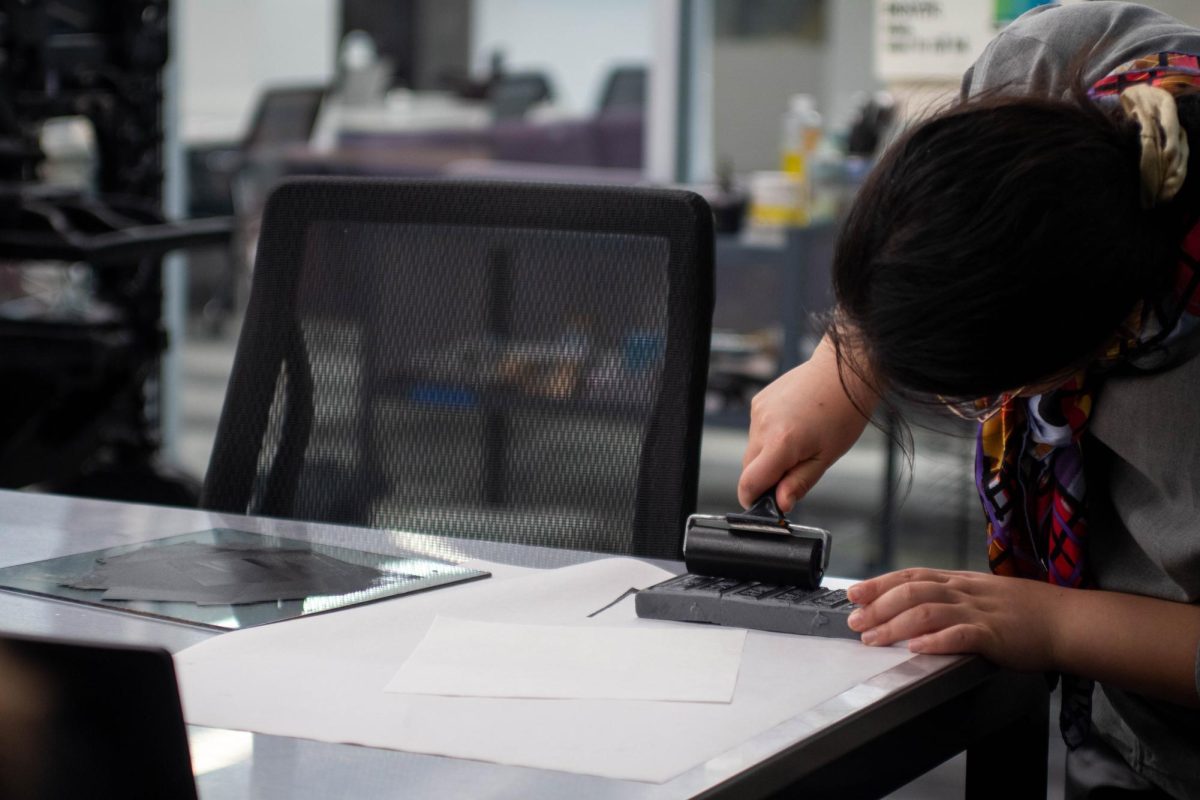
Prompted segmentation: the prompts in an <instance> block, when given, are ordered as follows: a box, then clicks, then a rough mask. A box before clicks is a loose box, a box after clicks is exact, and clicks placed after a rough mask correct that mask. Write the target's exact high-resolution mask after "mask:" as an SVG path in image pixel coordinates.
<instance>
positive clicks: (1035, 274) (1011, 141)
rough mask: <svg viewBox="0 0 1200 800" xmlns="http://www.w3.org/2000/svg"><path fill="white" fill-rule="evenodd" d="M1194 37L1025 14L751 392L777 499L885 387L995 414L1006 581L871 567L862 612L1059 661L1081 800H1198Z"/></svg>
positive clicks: (1198, 202)
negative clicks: (803, 327)
mask: <svg viewBox="0 0 1200 800" xmlns="http://www.w3.org/2000/svg"><path fill="white" fill-rule="evenodd" d="M1198 54H1200V30H1197V29H1193V28H1190V27H1187V26H1185V25H1183V24H1182V23H1180V22H1178V21H1176V20H1174V19H1172V18H1170V17H1168V16H1166V15H1163V14H1160V13H1158V12H1156V11H1153V10H1151V9H1148V8H1145V7H1143V6H1137V5H1132V4H1126V3H1115V2H1090V3H1081V4H1077V5H1070V6H1063V7H1041V8H1037V9H1035V10H1033V11H1031V12H1028V13H1027V14H1025V15H1023V16H1022V17H1020V18H1019V19H1018V20H1016V21H1015V22H1013V23H1012V24H1011V25H1010V26H1009V27H1008V28H1006V29H1005V30H1004V31H1003V32H1002V33H1001V34H1000V35H999V36H998V37H997V38H996V39H994V40H993V41H992V42H991V43H990V44H989V45H988V47H987V49H986V50H985V51H984V53H983V54H982V56H981V57H980V59H979V60H978V61H977V62H976V64H975V65H974V66H973V67H972V68H971V70H970V71H968V73H967V75H966V76H965V78H964V81H963V97H962V99H961V100H960V102H959V103H957V104H956V105H955V106H953V107H952V108H950V109H948V110H946V111H943V112H941V113H939V114H936V115H934V116H933V117H931V118H929V119H927V120H925V121H924V122H921V123H920V124H917V125H915V126H914V127H912V128H911V129H910V130H908V131H907V132H906V133H905V134H904V135H902V136H901V137H900V138H899V139H898V140H897V141H896V142H895V143H894V144H893V145H892V146H891V147H890V148H889V150H888V152H887V153H886V155H885V156H884V157H883V158H882V159H881V161H880V163H879V164H878V165H877V166H876V168H875V170H874V171H873V173H872V175H871V177H870V178H869V179H868V181H867V182H866V183H865V184H864V186H863V187H862V189H861V191H860V193H859V195H858V197H857V198H856V201H855V204H854V207H853V208H852V210H851V212H850V214H849V216H848V218H847V220H846V223H845V226H844V228H843V231H842V233H841V237H840V240H839V243H838V247H837V250H836V253H835V256H834V288H835V294H836V297H837V308H836V311H835V312H834V314H833V316H832V319H831V322H830V325H829V326H828V330H827V334H826V336H825V338H824V339H823V340H822V342H821V343H820V344H819V345H818V347H817V348H816V350H815V352H814V353H813V355H812V357H811V358H810V359H809V360H808V361H807V362H806V363H804V364H802V365H800V366H799V367H797V368H796V369H794V370H792V371H791V372H789V373H787V374H786V375H784V376H783V377H781V378H779V379H778V380H777V381H776V382H775V383H773V384H772V385H770V386H768V387H767V388H766V389H765V390H763V391H762V392H761V393H760V394H759V395H758V396H757V397H756V398H755V399H754V401H753V404H752V408H751V427H750V439H749V444H748V446H747V449H746V454H745V458H744V461H743V474H742V478H741V482H740V484H739V487H738V496H739V499H740V500H741V502H742V503H743V504H745V505H749V504H750V503H751V502H752V501H753V500H754V499H755V498H756V497H757V496H759V495H760V494H762V493H763V492H765V491H767V490H768V489H770V488H771V487H772V486H774V487H776V496H777V499H778V501H779V504H780V506H781V507H782V508H784V509H790V508H791V507H792V506H793V505H794V504H795V502H796V501H797V500H799V499H800V498H802V497H803V496H804V495H805V494H806V493H807V491H808V490H809V489H811V488H812V486H813V484H814V483H815V482H816V481H817V480H819V479H820V477H821V475H822V474H823V473H824V471H825V470H826V469H827V468H828V467H829V465H830V464H831V463H833V462H834V461H835V460H836V459H837V458H839V457H840V456H841V455H843V454H844V453H845V452H846V451H847V450H848V449H849V448H850V447H851V446H852V445H853V444H854V442H855V441H856V440H857V439H858V437H859V436H860V435H861V434H862V432H863V430H864V429H865V427H866V425H867V423H868V420H869V418H870V416H871V414H872V413H873V412H874V410H875V408H876V407H877V406H878V405H879V404H880V403H891V402H894V401H895V400H903V401H906V402H910V403H912V402H916V403H927V404H930V405H932V406H935V407H942V408H945V409H947V410H949V411H951V412H954V413H957V414H959V415H961V416H967V417H970V418H972V419H975V420H978V421H979V422H980V426H979V434H978V443H977V458H976V482H977V484H978V488H979V494H980V499H981V501H982V505H983V509H984V512H985V517H986V527H987V542H988V557H989V563H990V566H991V568H992V572H993V573H994V574H992V575H985V574H981V573H974V572H951V571H944V570H936V569H906V570H901V571H898V572H893V573H889V574H886V575H882V576H879V577H876V578H872V579H870V580H867V581H864V582H862V583H859V584H857V585H856V586H855V587H854V588H852V589H851V590H850V597H851V599H852V600H854V601H855V602H857V603H859V604H860V605H861V606H862V608H861V609H860V610H859V611H857V612H856V613H855V614H854V615H853V616H852V617H851V620H850V624H851V626H852V627H853V628H854V629H855V630H857V631H861V633H862V640H863V641H864V642H865V643H867V644H872V645H887V644H891V643H894V642H897V641H903V640H908V643H909V644H908V646H909V648H910V649H911V650H913V651H914V652H919V653H979V654H982V655H984V656H986V657H988V658H990V659H992V660H993V661H995V662H996V663H998V664H1001V665H1003V666H1007V667H1012V668H1015V669H1023V670H1040V671H1046V672H1048V673H1053V674H1061V675H1062V678H1063V680H1062V686H1063V702H1062V716H1061V719H1060V723H1061V727H1062V730H1063V735H1064V738H1065V739H1066V741H1067V744H1068V746H1069V747H1070V748H1071V755H1070V757H1069V758H1068V769H1067V772H1068V796H1069V797H1088V796H1096V795H1095V794H1094V792H1095V791H1102V792H1111V791H1113V789H1114V787H1121V788H1122V789H1124V790H1125V791H1127V792H1130V793H1132V794H1130V795H1129V796H1146V797H1161V796H1168V795H1169V796H1175V797H1200V513H1198V510H1200V404H1197V403H1196V402H1195V401H1196V400H1197V397H1198V395H1200V393H1196V387H1197V386H1200V358H1197V357H1195V356H1196V354H1197V353H1198V352H1200V161H1198V159H1200V58H1198V57H1197V55H1198ZM1093 681H1094V682H1096V683H1097V684H1098V686H1099V688H1098V690H1096V691H1093ZM1101 785H1103V786H1104V787H1105V788H1104V789H1103V790H1100V789H1098V787H1099V786H1101ZM1102 796H1104V797H1109V796H1125V795H1110V794H1102Z"/></svg>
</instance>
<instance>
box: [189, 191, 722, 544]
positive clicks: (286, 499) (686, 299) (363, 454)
mask: <svg viewBox="0 0 1200 800" xmlns="http://www.w3.org/2000/svg"><path fill="white" fill-rule="evenodd" d="M712 261H713V235H712V216H711V212H710V210H709V208H708V206H707V204H706V203H705V202H704V201H703V200H702V199H700V198H699V197H698V196H696V195H694V194H691V193H688V192H681V191H671V190H658V189H633V188H624V187H620V188H618V187H602V186H588V187H579V186H562V185H554V186H550V185H544V186H535V185H522V184H512V183H453V182H449V181H441V182H439V181H389V180H378V179H340V178H334V179H329V178H307V179H298V180H294V181H291V182H288V183H284V184H283V185H281V186H280V188H278V189H277V190H276V191H275V193H274V194H273V195H272V197H271V199H270V200H269V202H268V204H267V209H266V213H265V216H264V221H263V226H262V235H261V238H260V240H259V249H258V261H257V264H256V266H255V270H254V279H253V288H252V292H251V297H250V302H249V306H248V309H247V312H246V320H245V323H244V325H243V328H242V333H241V339H240V341H239V342H238V350H237V356H236V360H235V362H234V368H233V374H232V377H231V381H230V386H229V390H228V394H227V395H226V399H225V407H224V410H223V411H222V414H221V420H220V425H219V427H218V430H217V440H216V443H215V447H214V450H213V456H212V460H211V462H210V464H209V469H208V474H207V478H206V482H205V488H204V497H203V500H202V505H204V506H205V507H206V508H210V509H214V510H223V511H232V512H238V513H250V514H262V515H268V516H278V517H288V518H297V519H305V520H313V521H326V522H341V523H348V524H356V525H364V526H368V527H382V528H398V529H403V530H414V531H419V532H425V533H434V534H444V535H451V536H460V537H468V538H480V539H489V540H494V541H502V542H520V543H532V544H543V545H549V546H554V547H563V548H573V549H586V550H593V551H600V552H615V553H632V554H638V555H647V556H659V557H677V556H678V554H679V552H680V550H681V540H682V534H683V526H684V523H685V520H686V517H687V515H688V514H689V513H691V512H692V511H693V509H694V506H695V497H696V483H697V471H698V460H699V445H700V434H701V424H702V417H703V396H704V386H705V380H706V372H707V364H708V348H709V335H710V329H711V317H712V303H713V295H712V291H713V290H712V285H713V277H712V269H713V264H712Z"/></svg>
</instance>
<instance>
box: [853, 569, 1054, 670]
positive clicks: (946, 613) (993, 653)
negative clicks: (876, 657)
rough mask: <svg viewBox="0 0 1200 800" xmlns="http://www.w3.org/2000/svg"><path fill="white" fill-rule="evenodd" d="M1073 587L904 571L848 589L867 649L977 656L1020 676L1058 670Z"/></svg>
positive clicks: (969, 574)
mask: <svg viewBox="0 0 1200 800" xmlns="http://www.w3.org/2000/svg"><path fill="white" fill-rule="evenodd" d="M1069 591H1070V590H1069V589H1064V588H1063V587H1060V586H1054V585H1052V584H1050V583H1044V582H1041V581H1034V580H1026V579H1024V578H1005V577H1001V576H998V575H985V574H983V573H979V572H948V571H946V570H939V569H904V570H900V571H899V572H890V573H888V574H886V575H880V576H879V577H877V578H872V579H870V580H867V581H863V582H862V583H858V584H855V585H854V586H852V587H851V588H850V590H849V597H850V599H851V600H852V601H854V602H855V603H858V604H859V605H860V606H862V608H860V609H859V610H857V611H855V612H854V613H853V614H851V615H850V620H849V623H850V627H851V629H853V630H855V631H860V632H862V634H863V636H862V640H863V642H864V643H866V644H870V645H888V644H892V643H894V642H899V641H903V640H904V639H908V640H909V643H908V647H909V649H910V650H911V651H913V652H914V653H979V654H980V655H983V656H986V657H987V658H989V659H991V660H992V661H994V662H995V663H997V664H999V665H1001V666H1004V667H1010V668H1012V669H1018V670H1051V669H1054V663H1055V654H1054V645H1055V642H1056V641H1057V639H1058V636H1057V631H1056V626H1057V625H1058V624H1059V622H1058V621H1059V620H1061V619H1062V618H1063V611H1064V609H1063V606H1062V603H1063V601H1064V599H1065V593H1066V592H1069Z"/></svg>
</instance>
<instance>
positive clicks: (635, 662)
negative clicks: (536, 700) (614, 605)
mask: <svg viewBox="0 0 1200 800" xmlns="http://www.w3.org/2000/svg"><path fill="white" fill-rule="evenodd" d="M745 641H746V631H744V630H740V629H737V628H713V627H707V626H705V627H701V626H689V627H682V626H681V627H680V628H678V629H676V630H648V629H645V628H640V627H628V628H626V627H620V628H618V627H612V626H600V625H517V624H512V623H503V622H478V621H475V620H464V619H455V618H453V617H437V618H436V619H434V621H433V625H432V626H431V627H430V628H429V632H428V633H427V634H425V638H424V639H422V640H421V643H420V644H419V645H417V649H416V650H414V651H413V654H412V655H411V656H409V657H408V660H407V661H405V662H404V664H403V665H402V666H401V667H400V670H399V671H398V672H397V673H396V677H394V678H392V680H391V682H390V683H389V684H388V685H387V687H386V691H389V692H401V693H405V694H434V695H448V696H452V697H540V698H545V699H556V700H562V699H568V700H570V699H584V698H591V699H609V700H663V701H674V702H692V703H728V702H729V701H730V700H732V699H733V687H734V685H735V684H736V683H737V673H738V664H739V663H740V662H741V660H742V645H743V643H744V642H745Z"/></svg>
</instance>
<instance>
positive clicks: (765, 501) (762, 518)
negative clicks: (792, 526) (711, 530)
mask: <svg viewBox="0 0 1200 800" xmlns="http://www.w3.org/2000/svg"><path fill="white" fill-rule="evenodd" d="M725 521H726V522H728V523H729V524H730V525H737V524H739V523H740V524H749V525H778V526H779V527H781V528H783V529H784V530H787V526H788V521H787V517H785V516H784V515H783V512H782V511H780V510H779V503H778V501H776V500H775V487H774V486H772V487H771V488H770V489H768V490H767V491H766V492H764V493H763V495H762V497H760V498H758V499H757V500H755V501H754V505H752V506H750V507H749V508H748V509H746V510H745V511H739V512H737V513H734V514H726V515H725Z"/></svg>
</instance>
